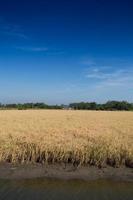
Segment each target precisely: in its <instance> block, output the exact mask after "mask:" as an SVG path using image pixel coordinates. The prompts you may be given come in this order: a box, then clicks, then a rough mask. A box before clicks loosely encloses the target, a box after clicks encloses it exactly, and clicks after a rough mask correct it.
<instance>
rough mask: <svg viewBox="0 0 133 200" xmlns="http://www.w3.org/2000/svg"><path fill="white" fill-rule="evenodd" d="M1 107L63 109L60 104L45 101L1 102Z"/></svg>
mask: <svg viewBox="0 0 133 200" xmlns="http://www.w3.org/2000/svg"><path fill="white" fill-rule="evenodd" d="M0 109H18V110H26V109H62V107H61V106H59V105H47V104H45V103H23V104H22V103H18V104H0Z"/></svg>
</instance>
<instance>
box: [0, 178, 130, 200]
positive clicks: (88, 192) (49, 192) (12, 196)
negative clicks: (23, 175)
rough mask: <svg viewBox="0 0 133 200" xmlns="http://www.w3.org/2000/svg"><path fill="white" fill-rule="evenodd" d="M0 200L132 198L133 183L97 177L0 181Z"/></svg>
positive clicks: (121, 199) (122, 199) (117, 199)
mask: <svg viewBox="0 0 133 200" xmlns="http://www.w3.org/2000/svg"><path fill="white" fill-rule="evenodd" d="M0 200H133V183H127V182H126V183H124V182H113V181H101V180H100V181H89V182H87V181H79V180H75V181H74V180H73V181H72V180H71V181H62V180H54V179H33V180H10V181H7V180H0Z"/></svg>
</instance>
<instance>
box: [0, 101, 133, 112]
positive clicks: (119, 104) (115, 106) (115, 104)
mask: <svg viewBox="0 0 133 200" xmlns="http://www.w3.org/2000/svg"><path fill="white" fill-rule="evenodd" d="M0 109H18V110H26V109H74V110H112V111H113V110H127V111H128V110H132V111H133V103H129V102H127V101H107V102H106V103H104V104H98V103H96V102H79V103H70V104H69V105H63V104H62V105H47V104H45V103H23V104H22V103H18V104H1V103H0Z"/></svg>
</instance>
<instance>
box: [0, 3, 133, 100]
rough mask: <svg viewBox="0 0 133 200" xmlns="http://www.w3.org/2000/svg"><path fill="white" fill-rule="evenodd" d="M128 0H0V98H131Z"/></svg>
mask: <svg viewBox="0 0 133 200" xmlns="http://www.w3.org/2000/svg"><path fill="white" fill-rule="evenodd" d="M132 11H133V1H132V0H121V1H120V0H111V1H107V0H67V1H62V0H56V1H55V0H29V1H26V0H23V1H18V0H12V1H11V0H0V102H3V103H11V102H31V101H33V102H37V101H38V102H46V103H49V104H55V103H58V104H60V103H69V102H75V101H76V102H78V101H97V102H105V101H107V100H128V101H130V102H131V101H133V12H132Z"/></svg>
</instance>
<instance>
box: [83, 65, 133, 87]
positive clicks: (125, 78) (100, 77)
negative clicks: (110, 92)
mask: <svg viewBox="0 0 133 200" xmlns="http://www.w3.org/2000/svg"><path fill="white" fill-rule="evenodd" d="M86 77H87V78H89V79H90V80H92V79H93V80H95V81H96V83H98V85H99V86H100V87H101V86H122V85H131V84H132V85H133V70H132V69H127V70H126V69H116V70H115V69H113V68H112V69H110V70H107V69H106V70H105V69H104V68H102V67H101V68H90V69H88V72H87V75H86Z"/></svg>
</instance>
